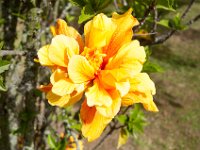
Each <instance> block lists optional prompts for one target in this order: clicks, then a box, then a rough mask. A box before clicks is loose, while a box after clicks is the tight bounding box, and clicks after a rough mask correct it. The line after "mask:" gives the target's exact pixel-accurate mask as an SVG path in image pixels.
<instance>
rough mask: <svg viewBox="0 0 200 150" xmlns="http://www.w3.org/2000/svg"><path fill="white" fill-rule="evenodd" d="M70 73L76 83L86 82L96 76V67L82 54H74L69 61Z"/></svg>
mask: <svg viewBox="0 0 200 150" xmlns="http://www.w3.org/2000/svg"><path fill="white" fill-rule="evenodd" d="M68 73H69V77H70V79H71V80H72V81H73V82H74V83H77V84H78V83H84V82H87V81H90V80H92V79H93V78H94V68H93V67H92V66H91V65H90V63H89V62H88V61H87V59H86V58H85V57H83V56H80V55H74V56H73V57H72V58H71V59H70V62H69V66H68Z"/></svg>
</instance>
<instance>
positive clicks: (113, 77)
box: [38, 9, 158, 141]
mask: <svg viewBox="0 0 200 150" xmlns="http://www.w3.org/2000/svg"><path fill="white" fill-rule="evenodd" d="M131 13H132V10H131V9H130V10H129V11H127V12H126V13H125V14H123V15H119V14H117V13H114V14H113V16H112V18H108V17H107V16H105V15H104V14H99V15H97V16H95V17H94V18H93V19H92V20H91V21H89V22H88V23H86V25H85V27H84V36H85V39H84V41H85V42H84V43H85V45H84V44H83V42H82V41H83V40H82V39H81V37H80V35H79V34H78V32H77V31H75V29H74V28H72V27H68V26H67V24H66V23H65V22H64V21H63V20H60V19H59V20H58V21H57V26H56V27H51V30H52V32H53V35H54V36H55V37H54V38H53V39H52V42H51V44H50V45H47V46H44V47H42V48H41V49H40V50H39V51H38V57H39V62H40V63H41V65H44V66H49V67H50V68H51V69H52V71H53V73H52V75H51V78H50V81H51V84H50V85H48V86H43V87H42V88H41V90H43V91H45V92H47V99H48V101H49V103H50V104H51V105H57V106H60V107H65V106H68V105H71V104H73V103H75V102H77V101H78V100H80V99H81V97H82V94H83V92H85V97H86V98H85V100H84V102H83V104H82V107H81V111H80V116H81V121H82V133H83V135H84V136H85V137H86V138H87V139H88V141H92V140H95V139H96V138H98V137H99V136H100V135H101V133H102V132H103V130H104V128H105V127H106V125H107V124H108V123H109V122H110V121H111V120H112V118H114V117H115V115H116V114H117V113H118V112H119V110H120V107H121V105H124V106H128V105H132V104H134V103H142V104H143V105H144V108H145V109H147V110H149V111H158V109H157V107H156V105H155V104H154V102H153V98H152V95H153V94H155V87H154V83H153V82H152V81H151V80H150V78H149V77H148V75H147V74H145V73H141V71H142V67H143V64H144V62H145V57H146V55H145V51H144V47H142V46H140V44H139V42H138V41H137V40H134V41H132V36H133V32H132V28H133V26H135V25H137V24H138V21H137V19H135V18H134V17H133V16H132V15H131ZM83 45H84V46H83ZM49 87H50V88H49Z"/></svg>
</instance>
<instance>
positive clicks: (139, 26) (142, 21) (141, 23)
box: [134, 0, 156, 31]
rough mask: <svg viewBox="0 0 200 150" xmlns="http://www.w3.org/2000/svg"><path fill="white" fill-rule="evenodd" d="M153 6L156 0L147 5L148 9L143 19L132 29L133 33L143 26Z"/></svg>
mask: <svg viewBox="0 0 200 150" xmlns="http://www.w3.org/2000/svg"><path fill="white" fill-rule="evenodd" d="M155 5H156V0H153V1H152V2H151V4H150V5H149V7H148V9H147V10H146V11H145V13H144V17H143V18H142V20H140V24H139V25H138V26H136V27H135V28H134V30H135V31H137V30H138V29H140V28H141V27H142V26H143V25H144V23H145V22H146V19H147V17H148V16H149V14H150V12H151V11H152V10H153V9H154V7H155Z"/></svg>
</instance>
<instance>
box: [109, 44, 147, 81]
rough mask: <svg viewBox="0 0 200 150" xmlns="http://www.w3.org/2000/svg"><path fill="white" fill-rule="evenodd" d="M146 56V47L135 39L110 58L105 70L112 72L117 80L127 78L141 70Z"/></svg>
mask: <svg viewBox="0 0 200 150" xmlns="http://www.w3.org/2000/svg"><path fill="white" fill-rule="evenodd" d="M145 57H146V55H145V51H144V47H142V46H140V45H139V42H138V41H136V40H134V41H132V42H129V43H127V44H125V45H123V47H121V48H120V50H119V51H118V53H117V54H116V55H115V56H114V57H113V58H111V59H110V61H109V62H108V64H107V65H106V67H105V70H106V72H107V73H110V74H112V75H113V77H115V79H116V80H117V81H120V80H127V79H128V78H131V77H132V76H133V75H135V74H138V73H140V72H141V70H142V64H143V63H144V62H145ZM107 73H106V74H107Z"/></svg>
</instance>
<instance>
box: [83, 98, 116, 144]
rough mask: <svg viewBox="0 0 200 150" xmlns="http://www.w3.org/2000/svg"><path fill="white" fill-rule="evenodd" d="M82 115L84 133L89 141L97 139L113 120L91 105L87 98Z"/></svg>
mask: <svg viewBox="0 0 200 150" xmlns="http://www.w3.org/2000/svg"><path fill="white" fill-rule="evenodd" d="M80 117H81V121H82V134H83V136H84V137H86V138H87V139H88V141H89V142H91V141H93V140H95V139H97V138H98V137H99V136H100V135H101V133H102V132H103V130H104V128H105V127H106V125H107V124H108V123H109V122H110V121H111V120H112V118H107V117H104V116H102V115H101V114H100V113H99V112H98V111H96V108H95V107H89V106H88V105H87V102H86V100H85V101H84V102H83V103H82V107H81V111H80Z"/></svg>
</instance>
